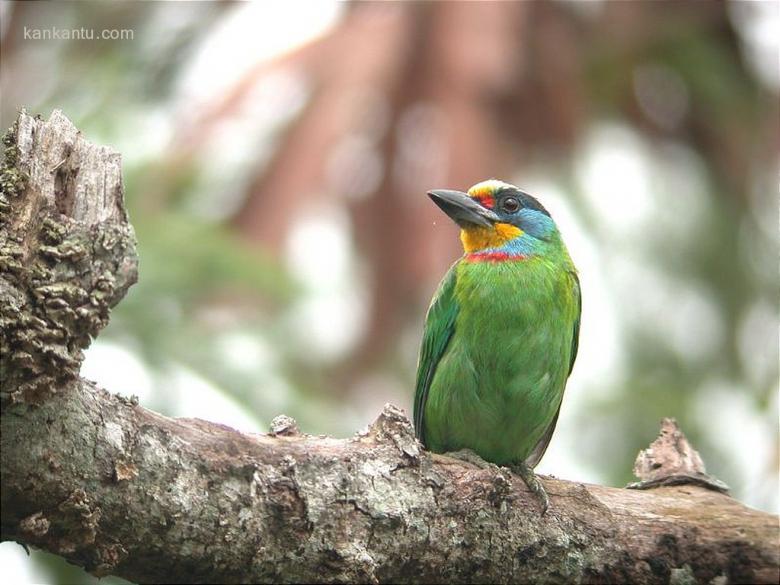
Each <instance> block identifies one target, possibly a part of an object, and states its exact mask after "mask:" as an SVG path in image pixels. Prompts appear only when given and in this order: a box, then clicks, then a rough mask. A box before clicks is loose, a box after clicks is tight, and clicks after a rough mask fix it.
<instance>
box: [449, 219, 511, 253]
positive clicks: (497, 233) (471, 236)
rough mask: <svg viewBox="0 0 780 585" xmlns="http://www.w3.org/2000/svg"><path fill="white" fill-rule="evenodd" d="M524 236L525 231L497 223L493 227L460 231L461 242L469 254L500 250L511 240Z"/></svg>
mask: <svg viewBox="0 0 780 585" xmlns="http://www.w3.org/2000/svg"><path fill="white" fill-rule="evenodd" d="M522 235H523V230H521V229H520V228H518V227H516V226H513V225H511V224H508V223H497V224H495V225H494V226H492V227H473V228H467V229H463V230H460V241H461V242H462V243H463V249H464V250H465V251H466V253H467V254H470V253H472V252H478V251H479V250H485V249H486V248H500V247H501V246H503V245H504V244H506V243H507V242H508V241H509V240H514V239H515V238H519V237H520V236H522Z"/></svg>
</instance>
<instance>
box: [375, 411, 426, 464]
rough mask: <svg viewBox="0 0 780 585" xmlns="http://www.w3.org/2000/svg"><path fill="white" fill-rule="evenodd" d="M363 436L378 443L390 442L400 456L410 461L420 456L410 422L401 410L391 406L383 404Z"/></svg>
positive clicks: (418, 446)
mask: <svg viewBox="0 0 780 585" xmlns="http://www.w3.org/2000/svg"><path fill="white" fill-rule="evenodd" d="M365 434H367V435H368V436H370V437H373V438H375V439H376V440H378V441H383V440H389V441H391V442H392V443H393V445H395V447H396V448H397V449H398V451H400V452H401V454H402V455H404V456H406V457H408V458H410V459H412V460H417V459H418V458H419V456H420V443H419V442H418V441H417V437H416V436H415V434H414V427H413V426H412V423H411V421H410V420H409V419H408V418H407V416H406V414H405V413H404V411H403V410H401V409H400V408H398V407H397V406H395V405H393V404H390V403H387V404H385V406H384V407H383V408H382V412H381V413H380V414H379V416H378V417H377V419H376V420H375V421H374V422H373V423H371V425H370V426H369V427H368V431H367V433H365Z"/></svg>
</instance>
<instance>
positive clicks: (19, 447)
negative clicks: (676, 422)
mask: <svg viewBox="0 0 780 585" xmlns="http://www.w3.org/2000/svg"><path fill="white" fill-rule="evenodd" d="M5 144H6V153H5V162H4V165H3V168H2V174H1V177H0V178H1V181H0V182H1V183H2V190H3V191H2V194H0V261H1V264H0V266H2V272H1V273H0V324H2V335H1V336H0V342H2V349H3V352H2V359H1V360H0V373H2V379H3V388H2V416H0V424H1V425H2V434H1V436H2V539H3V540H16V541H18V542H20V543H25V544H30V545H33V546H36V547H40V548H42V549H44V550H47V551H51V552H54V553H55V554H58V555H61V556H63V557H64V558H66V559H67V560H69V561H70V562H73V563H75V564H78V565H80V566H83V567H85V568H86V569H87V570H89V571H91V572H92V573H94V574H96V575H106V574H115V575H119V576H122V577H125V578H128V579H131V580H136V581H141V582H148V581H156V582H279V581H284V582H315V581H316V582H334V581H337V582H442V581H448V582H464V583H465V582H516V581H534V582H582V581H587V582H593V581H598V582H621V583H622V582H643V583H669V582H671V583H688V582H701V583H708V582H709V583H721V582H722V583H726V582H756V583H776V582H777V579H778V562H779V561H778V526H777V518H776V517H774V516H772V515H770V514H766V513H762V512H757V511H755V510H751V509H749V508H746V507H745V506H743V505H741V504H740V503H738V502H736V501H735V500H733V499H731V498H730V497H728V496H727V495H724V494H722V493H719V492H718V491H713V490H711V489H707V488H705V487H701V486H702V484H705V485H706V484H707V482H706V481H702V480H701V478H697V477H693V478H690V477H688V478H685V477H682V476H681V475H679V473H676V472H675V469H677V468H675V467H674V466H675V465H676V464H677V463H676V462H677V460H676V459H674V457H672V461H671V466H672V467H671V468H670V469H672V471H673V472H675V473H676V474H675V473H672V472H670V473H671V474H670V475H664V473H665V468H663V466H664V465H667V463H668V462H667V461H665V460H664V461H661V459H659V457H660V455H661V453H660V450H661V448H660V447H658V443H656V444H654V447H653V448H654V449H656V451H653V452H650V457H651V459H650V460H647V463H646V465H645V466H646V467H647V469H648V473H649V475H648V477H647V479H651V480H652V481H653V482H654V483H656V484H660V485H662V486H663V484H665V483H678V484H679V483H683V485H677V486H673V487H669V486H666V487H658V488H656V489H654V490H651V491H646V492H638V491H632V490H624V489H615V488H608V487H600V486H585V485H582V484H578V483H572V482H566V481H561V480H554V479H545V480H544V481H545V484H546V487H547V490H548V491H549V493H550V495H551V499H552V505H553V509H552V511H551V512H550V513H548V514H547V515H546V516H541V515H540V513H539V508H538V505H537V502H536V501H535V500H534V499H533V498H532V497H531V496H530V494H529V493H528V492H527V490H526V488H525V486H524V485H523V483H522V482H521V481H519V480H518V479H517V478H515V477H514V476H512V475H511V474H509V473H508V472H507V471H506V470H502V469H498V468H496V467H491V468H489V469H479V468H476V467H474V466H472V465H470V464H466V463H463V462H460V461H457V460H453V459H450V458H447V457H443V456H437V455H431V454H430V453H427V452H424V451H421V449H420V445H419V443H418V442H417V441H416V439H415V437H414V433H413V430H412V427H411V424H410V423H409V421H408V420H407V419H406V417H405V416H403V413H402V412H401V411H399V410H398V409H396V408H394V407H392V406H386V407H385V409H384V411H383V412H382V414H381V415H380V417H379V418H378V419H377V420H376V422H375V423H374V424H373V425H372V426H371V427H370V428H369V429H367V430H366V431H364V432H361V433H358V434H356V435H355V436H354V437H353V438H351V439H347V440H335V439H330V438H323V437H311V436H308V435H303V434H301V433H300V432H299V431H298V429H297V426H296V424H295V422H294V421H292V420H291V419H289V418H286V417H277V419H275V421H274V423H273V424H272V428H271V433H270V434H269V435H245V434H241V433H238V432H236V431H233V430H232V429H229V428H227V427H224V426H221V425H219V424H215V423H209V422H205V421H201V420H198V419H181V420H173V419H169V418H166V417H164V416H161V415H159V414H156V413H154V412H151V411H148V410H146V409H144V408H142V407H140V406H138V404H137V403H136V402H135V401H133V400H128V399H124V398H121V397H118V396H114V395H110V394H109V393H107V392H106V391H104V390H102V389H99V388H97V387H95V385H94V384H92V383H90V382H88V381H86V380H83V379H81V378H80V377H79V374H78V373H79V366H80V363H81V359H82V354H81V352H82V349H83V348H85V347H87V346H88V345H89V342H90V339H91V337H93V336H95V335H97V333H98V332H99V330H100V329H101V328H102V326H104V325H105V324H106V322H107V319H108V311H109V309H110V307H112V306H113V305H114V304H116V303H117V302H119V300H121V298H122V297H123V296H124V293H125V292H126V290H127V288H128V287H129V286H130V285H131V284H132V283H133V282H134V281H135V277H136V256H135V241H134V236H133V231H132V228H131V226H130V225H129V223H128V221H127V216H126V214H125V211H124V206H123V194H122V184H121V173H120V163H119V156H118V154H116V153H115V152H113V151H111V150H110V149H108V148H105V147H99V146H94V145H92V144H89V143H88V142H86V141H85V140H84V139H83V138H82V137H81V136H80V134H79V133H78V131H77V130H76V129H75V128H74V127H73V125H72V124H70V122H69V121H68V120H67V119H66V118H64V116H62V114H61V113H59V112H55V113H54V114H53V115H52V117H51V118H50V120H49V121H47V122H44V121H42V120H38V119H34V118H32V117H30V116H27V115H26V114H24V113H23V114H21V115H20V116H19V119H18V122H17V124H16V126H15V127H14V129H13V130H12V131H11V132H10V133H9V134H8V135H7V137H6V140H5ZM682 440H684V439H680V438H679V437H674V441H675V443H674V444H675V445H677V446H678V447H675V448H679V444H680V442H681V441H682ZM680 452H681V453H682V456H683V459H686V460H694V462H695V461H696V459H697V456H696V455H695V453H693V454H692V453H691V452H690V451H682V450H681V451H680ZM645 455H646V457H645V458H646V459H647V454H645ZM675 455H676V454H675V453H674V452H672V456H675ZM653 457H654V458H655V459H652V458H653ZM655 462H658V464H657V465H656V464H655ZM677 471H679V470H678V469H677ZM681 478H682V479H681ZM667 480H668V481H667ZM705 480H706V478H705ZM690 481H695V484H692V483H690Z"/></svg>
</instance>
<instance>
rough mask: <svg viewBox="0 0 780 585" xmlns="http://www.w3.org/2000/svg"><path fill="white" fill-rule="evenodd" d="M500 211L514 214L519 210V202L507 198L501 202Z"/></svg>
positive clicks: (512, 198) (513, 198)
mask: <svg viewBox="0 0 780 585" xmlns="http://www.w3.org/2000/svg"><path fill="white" fill-rule="evenodd" d="M501 209H503V210H504V211H506V212H507V213H514V212H515V211H517V210H518V209H520V202H519V201H518V200H517V199H516V198H515V197H507V198H506V199H504V200H503V201H502V202H501Z"/></svg>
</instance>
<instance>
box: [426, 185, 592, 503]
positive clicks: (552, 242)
mask: <svg viewBox="0 0 780 585" xmlns="http://www.w3.org/2000/svg"><path fill="white" fill-rule="evenodd" d="M428 195H429V196H430V197H431V199H433V201H434V202H435V203H436V204H437V205H438V206H439V207H440V208H441V209H442V211H444V213H446V214H447V215H448V216H449V217H450V218H451V219H453V220H454V221H455V222H456V223H457V224H458V225H459V226H460V228H461V232H460V238H461V241H462V243H463V249H464V254H463V256H462V257H461V258H460V259H459V260H457V261H456V262H455V264H454V265H453V266H452V267H451V268H450V270H449V271H448V272H447V274H446V276H445V277H444V279H443V280H442V282H441V284H440V285H439V289H438V290H437V291H436V294H435V295H434V297H433V300H432V301H431V306H430V308H429V309H428V314H427V317H426V322H425V331H424V333H423V339H422V347H421V349H420V359H419V364H418V369H417V383H416V389H415V398H414V428H415V432H416V434H417V436H418V438H419V439H420V441H421V442H422V443H423V444H424V445H425V447H426V448H427V449H429V450H431V451H434V452H436V453H452V454H454V455H456V456H458V457H460V458H463V459H467V460H470V461H473V462H475V463H478V464H481V465H483V466H484V465H485V462H490V463H495V464H497V465H506V466H509V467H510V469H512V470H513V471H515V472H516V473H518V474H519V475H520V476H521V477H522V478H523V480H524V481H525V483H526V485H528V487H529V489H530V490H531V491H532V492H533V493H535V494H536V495H537V497H538V498H539V499H540V500H541V503H542V507H543V513H544V512H546V510H547V508H548V506H549V500H548V497H547V494H546V492H545V491H544V488H543V486H542V484H541V482H539V480H538V479H537V478H536V476H535V475H534V473H533V468H534V467H535V466H536V465H537V464H538V463H539V461H540V460H541V458H542V455H544V452H545V450H546V449H547V445H548V444H549V442H550V437H552V434H553V430H554V429H555V423H556V421H557V420H558V413H559V412H560V408H561V400H562V399H563V391H564V388H565V386H566V380H567V379H568V377H569V374H570V373H571V370H572V366H573V365H574V360H575V358H576V356H577V345H578V340H579V330H580V312H581V307H582V304H581V298H580V284H579V279H578V278H577V270H576V268H575V267H574V263H573V262H572V260H571V258H570V257H569V253H568V251H567V250H566V246H565V245H564V243H563V240H562V239H561V235H560V233H559V232H558V228H557V227H556V225H555V222H554V221H553V220H552V218H551V217H550V214H549V213H548V212H547V210H546V209H545V208H544V207H543V206H542V204H541V203H539V201H537V200H536V199H535V198H534V197H532V196H531V195H529V194H527V193H525V192H523V191H521V190H520V189H518V188H517V187H515V186H514V185H509V184H507V183H504V182H502V181H497V180H489V181H484V182H482V183H478V184H477V185H474V186H473V187H472V188H471V189H469V191H468V193H462V192H459V191H450V190H436V191H430V192H429V193H428ZM474 454H476V455H478V457H474Z"/></svg>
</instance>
